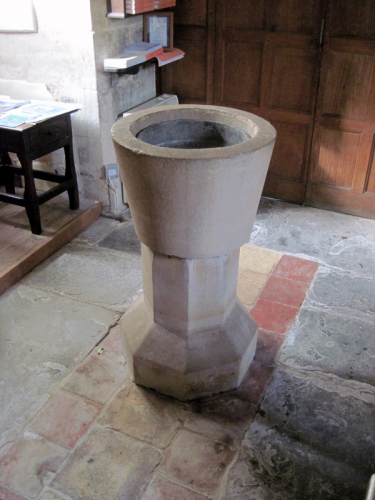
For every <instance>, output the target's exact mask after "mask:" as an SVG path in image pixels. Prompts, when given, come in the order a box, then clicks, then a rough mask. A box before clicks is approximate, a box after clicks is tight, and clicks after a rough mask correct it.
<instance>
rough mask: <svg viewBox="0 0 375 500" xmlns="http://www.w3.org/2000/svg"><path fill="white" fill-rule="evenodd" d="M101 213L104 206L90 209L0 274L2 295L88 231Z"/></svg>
mask: <svg viewBox="0 0 375 500" xmlns="http://www.w3.org/2000/svg"><path fill="white" fill-rule="evenodd" d="M101 211H102V205H101V204H100V203H95V204H93V205H92V206H90V207H88V208H87V209H86V210H85V211H84V212H82V213H80V214H78V215H77V217H76V218H74V219H73V220H71V221H70V222H68V223H67V224H66V225H65V226H64V227H62V228H61V229H59V230H58V231H57V232H56V233H55V234H54V235H52V236H49V237H47V238H46V239H45V240H44V241H41V242H40V243H39V244H38V245H36V246H35V247H34V248H33V249H31V250H30V251H29V252H28V253H26V254H25V255H24V256H23V257H22V259H21V260H19V261H18V262H16V263H15V264H13V265H11V266H9V267H8V268H6V269H5V270H3V271H2V272H0V295H1V294H2V293H4V292H5V291H6V290H8V288H10V287H11V286H13V285H14V284H15V283H17V282H18V281H19V280H20V279H21V278H22V277H23V276H25V274H27V273H28V272H30V271H31V270H32V269H34V268H35V267H36V266H37V265H39V264H40V263H41V262H43V261H44V260H45V259H47V258H48V257H50V256H51V255H52V254H53V253H55V252H56V251H57V250H59V249H60V248H62V247H63V246H64V245H66V244H67V243H69V242H70V241H71V240H72V239H73V238H75V237H76V236H78V235H79V234H80V233H81V232H82V231H84V230H85V229H87V228H88V227H89V226H90V225H91V224H92V223H93V222H95V221H96V220H97V219H98V218H99V216H100V214H101Z"/></svg>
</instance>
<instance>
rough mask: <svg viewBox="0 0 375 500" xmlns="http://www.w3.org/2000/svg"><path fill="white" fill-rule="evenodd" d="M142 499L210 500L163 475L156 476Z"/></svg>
mask: <svg viewBox="0 0 375 500" xmlns="http://www.w3.org/2000/svg"><path fill="white" fill-rule="evenodd" d="M141 500H208V498H207V497H205V496H203V495H200V494H199V493H195V492H194V491H191V490H188V489H186V488H183V487H182V486H180V485H179V484H176V483H172V482H171V481H168V479H166V478H164V477H162V476H156V477H155V478H154V479H153V480H152V482H151V484H150V485H149V487H148V488H147V490H146V493H145V494H144V495H143V497H142V498H141Z"/></svg>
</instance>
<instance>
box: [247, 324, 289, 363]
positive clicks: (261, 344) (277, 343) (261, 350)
mask: <svg viewBox="0 0 375 500" xmlns="http://www.w3.org/2000/svg"><path fill="white" fill-rule="evenodd" d="M284 340H285V335H283V334H282V333H276V332H270V331H267V330H262V329H261V328H260V329H259V330H258V342H257V350H256V351H255V357H254V361H258V362H259V363H261V364H263V365H271V366H272V365H274V364H275V363H276V358H277V355H278V353H279V350H280V347H281V346H282V344H283V342H284Z"/></svg>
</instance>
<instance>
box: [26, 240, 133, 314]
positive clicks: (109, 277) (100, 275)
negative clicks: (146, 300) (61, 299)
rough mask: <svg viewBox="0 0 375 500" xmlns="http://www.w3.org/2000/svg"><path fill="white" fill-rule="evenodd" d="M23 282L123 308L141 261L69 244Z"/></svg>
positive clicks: (127, 302)
mask: <svg viewBox="0 0 375 500" xmlns="http://www.w3.org/2000/svg"><path fill="white" fill-rule="evenodd" d="M125 276H126V279H124V277H125ZM23 282H24V283H25V284H27V285H33V286H35V287H38V288H42V289H44V290H48V291H55V292H57V293H60V294H64V295H68V296H69V297H71V298H74V299H77V300H80V301H84V302H88V303H91V304H95V305H98V306H102V307H107V308H111V309H114V310H117V311H121V312H123V311H125V309H126V308H127V307H129V306H130V305H131V303H132V302H133V301H134V299H135V298H136V296H137V295H138V294H139V292H140V290H141V288H142V281H141V261H140V258H139V257H138V256H135V255H129V254H127V255H123V254H121V253H119V252H111V251H109V250H105V249H101V248H96V247H88V246H86V245H77V244H70V245H67V246H66V247H64V249H62V250H61V251H60V252H57V253H56V254H55V255H54V256H53V257H50V258H49V259H47V260H46V261H45V262H44V263H43V264H41V265H40V266H38V267H37V269H35V270H34V271H33V272H31V273H30V274H29V275H28V276H27V277H26V278H24V280H23Z"/></svg>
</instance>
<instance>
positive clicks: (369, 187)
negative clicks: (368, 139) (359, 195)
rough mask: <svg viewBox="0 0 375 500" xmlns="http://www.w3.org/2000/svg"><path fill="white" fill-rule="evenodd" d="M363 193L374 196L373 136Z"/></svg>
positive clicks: (374, 162) (374, 150)
mask: <svg viewBox="0 0 375 500" xmlns="http://www.w3.org/2000/svg"><path fill="white" fill-rule="evenodd" d="M364 192H365V193H373V194H375V135H374V137H373V140H372V150H371V155H370V161H369V165H368V169H367V176H366V182H365V190H364Z"/></svg>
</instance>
